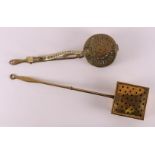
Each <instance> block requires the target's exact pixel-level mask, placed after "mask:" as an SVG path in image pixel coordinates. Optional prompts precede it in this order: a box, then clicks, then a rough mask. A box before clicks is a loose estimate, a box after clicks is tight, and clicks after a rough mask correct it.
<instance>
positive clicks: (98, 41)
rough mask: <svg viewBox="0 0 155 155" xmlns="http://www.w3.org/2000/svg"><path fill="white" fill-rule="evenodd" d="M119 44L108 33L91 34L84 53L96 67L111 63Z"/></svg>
mask: <svg viewBox="0 0 155 155" xmlns="http://www.w3.org/2000/svg"><path fill="white" fill-rule="evenodd" d="M117 51H118V45H117V44H116V42H115V40H114V39H113V38H112V37H110V36H109V35H106V34H96V35H93V36H91V37H90V38H89V39H88V40H87V41H86V43H85V45H84V55H85V57H86V59H87V61H88V62H89V63H90V64H92V65H94V66H96V67H105V66H108V65H110V64H111V63H112V62H113V61H114V59H115V57H116V54H117Z"/></svg>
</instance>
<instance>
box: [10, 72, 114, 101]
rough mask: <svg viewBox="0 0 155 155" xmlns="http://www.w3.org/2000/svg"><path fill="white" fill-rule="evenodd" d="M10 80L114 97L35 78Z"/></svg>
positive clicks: (25, 77)
mask: <svg viewBox="0 0 155 155" xmlns="http://www.w3.org/2000/svg"><path fill="white" fill-rule="evenodd" d="M10 78H11V79H12V80H14V79H18V80H22V81H25V82H31V83H40V84H45V85H49V86H55V87H60V88H65V89H70V90H75V91H79V92H84V93H89V94H93V95H99V96H103V97H108V98H112V99H114V95H109V94H103V93H99V92H95V91H91V90H85V89H81V88H75V87H72V86H65V85H61V84H56V83H49V82H45V81H41V80H39V79H35V78H32V77H28V76H17V75H15V74H11V75H10Z"/></svg>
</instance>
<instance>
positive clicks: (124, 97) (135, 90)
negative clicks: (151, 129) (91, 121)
mask: <svg viewBox="0 0 155 155" xmlns="http://www.w3.org/2000/svg"><path fill="white" fill-rule="evenodd" d="M148 93H149V88H146V87H142V86H137V85H132V84H127V83H122V82H117V87H116V92H115V97H114V102H113V107H112V113H113V114H117V115H121V116H127V117H132V118H136V119H141V120H143V119H144V115H145V108H146V103H147V98H148Z"/></svg>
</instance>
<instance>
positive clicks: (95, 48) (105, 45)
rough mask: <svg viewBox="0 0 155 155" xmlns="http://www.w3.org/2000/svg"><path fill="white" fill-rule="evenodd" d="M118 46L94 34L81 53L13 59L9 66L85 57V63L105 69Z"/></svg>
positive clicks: (104, 35) (105, 37)
mask: <svg viewBox="0 0 155 155" xmlns="http://www.w3.org/2000/svg"><path fill="white" fill-rule="evenodd" d="M117 51H118V45H117V44H116V42H115V41H114V39H113V38H112V37H110V36H109V35H106V34H96V35H93V36H92V37H90V38H89V39H88V40H87V41H86V43H85V45H84V49H83V51H62V52H58V53H54V54H51V55H45V56H37V57H33V56H32V57H31V56H30V57H26V58H25V59H13V60H11V61H10V64H11V65H17V64H20V63H30V64H32V63H36V62H45V61H52V60H64V59H75V58H83V57H86V59H87V61H88V62H89V63H90V64H91V65H94V66H96V67H105V66H108V65H110V64H111V63H112V62H113V61H114V59H115V57H116V54H117Z"/></svg>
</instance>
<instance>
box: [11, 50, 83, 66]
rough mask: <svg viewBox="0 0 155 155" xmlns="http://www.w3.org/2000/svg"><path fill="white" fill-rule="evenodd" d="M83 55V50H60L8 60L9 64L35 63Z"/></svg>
mask: <svg viewBox="0 0 155 155" xmlns="http://www.w3.org/2000/svg"><path fill="white" fill-rule="evenodd" d="M82 57H84V54H83V51H62V52H58V53H54V54H51V55H45V56H38V57H27V58H25V59H12V60H10V62H9V63H10V64H11V65H17V64H20V63H30V64H32V63H36V62H45V61H52V60H64V59H75V58H82Z"/></svg>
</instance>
